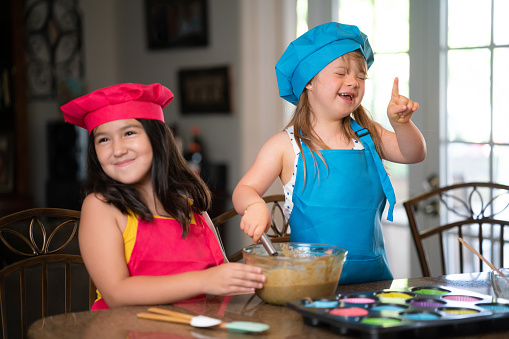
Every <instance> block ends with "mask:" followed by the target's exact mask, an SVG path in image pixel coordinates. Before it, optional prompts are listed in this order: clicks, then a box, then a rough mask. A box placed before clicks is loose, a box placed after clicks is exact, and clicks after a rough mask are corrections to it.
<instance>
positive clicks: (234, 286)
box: [203, 263, 267, 295]
mask: <svg viewBox="0 0 509 339" xmlns="http://www.w3.org/2000/svg"><path fill="white" fill-rule="evenodd" d="M205 272H206V274H207V277H206V279H204V281H203V282H204V284H206V285H205V287H204V291H205V293H206V294H211V295H232V294H245V293H254V291H255V289H259V288H262V287H263V283H264V282H265V281H266V280H267V278H266V277H265V276H264V275H263V274H262V269H261V268H260V267H255V266H251V265H245V264H240V263H227V264H223V265H219V266H215V267H211V268H208V269H207V270H206V271H205Z"/></svg>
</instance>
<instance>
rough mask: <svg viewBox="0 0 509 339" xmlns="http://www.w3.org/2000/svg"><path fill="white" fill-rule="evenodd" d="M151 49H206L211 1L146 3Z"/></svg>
mask: <svg viewBox="0 0 509 339" xmlns="http://www.w3.org/2000/svg"><path fill="white" fill-rule="evenodd" d="M145 11H146V20H147V38H148V47H149V48H150V49H160V48H173V47H186V46H187V47H191V46H206V45H207V43H208V29H207V25H208V21H207V0H145Z"/></svg>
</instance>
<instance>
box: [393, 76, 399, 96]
mask: <svg viewBox="0 0 509 339" xmlns="http://www.w3.org/2000/svg"><path fill="white" fill-rule="evenodd" d="M398 81H399V80H398V77H395V78H394V84H393V85H392V94H391V95H392V99H393V100H396V101H397V100H398V99H399V85H398Z"/></svg>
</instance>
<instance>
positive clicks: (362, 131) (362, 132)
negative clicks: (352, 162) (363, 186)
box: [350, 119, 396, 221]
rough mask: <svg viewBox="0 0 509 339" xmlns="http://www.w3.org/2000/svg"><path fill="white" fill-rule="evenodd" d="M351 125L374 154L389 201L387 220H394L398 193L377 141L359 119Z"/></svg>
mask: <svg viewBox="0 0 509 339" xmlns="http://www.w3.org/2000/svg"><path fill="white" fill-rule="evenodd" d="M350 126H352V129H353V130H354V132H355V134H357V136H358V137H359V139H361V142H362V144H363V145H364V147H366V148H367V149H369V151H370V152H371V155H372V156H373V160H374V162H375V165H376V169H377V171H378V176H379V177H380V182H381V183H382V188H383V190H384V193H385V197H386V198H387V200H388V201H389V204H390V205H389V210H388V212H387V220H389V221H393V211H394V204H395V203H396V195H395V194H394V189H393V188H392V184H391V180H390V179H389V176H388V175H387V172H386V171H385V168H384V165H383V164H382V159H380V156H379V155H378V153H377V151H376V149H375V143H374V142H373V139H371V135H370V134H369V130H368V129H367V128H362V127H361V126H360V125H359V124H358V123H357V121H355V120H354V119H350Z"/></svg>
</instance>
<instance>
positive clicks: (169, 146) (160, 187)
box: [84, 119, 211, 238]
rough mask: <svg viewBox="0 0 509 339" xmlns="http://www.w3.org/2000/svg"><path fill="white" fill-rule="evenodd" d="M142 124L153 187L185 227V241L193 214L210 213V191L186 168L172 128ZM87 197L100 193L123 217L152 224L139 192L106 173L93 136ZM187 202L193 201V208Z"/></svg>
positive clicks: (158, 123) (147, 121) (155, 123)
mask: <svg viewBox="0 0 509 339" xmlns="http://www.w3.org/2000/svg"><path fill="white" fill-rule="evenodd" d="M137 120H138V121H140V122H141V124H142V126H143V128H144V129H145V132H146V133H147V136H148V138H149V140H150V144H151V145H152V151H153V159H152V186H153V187H154V194H155V195H156V197H157V198H158V199H159V200H160V201H161V204H162V205H163V208H164V210H165V211H166V213H168V214H169V215H170V216H171V217H172V218H175V219H176V220H178V221H179V222H180V224H181V225H182V237H184V238H185V237H186V236H187V235H188V234H189V226H190V224H191V220H192V212H193V210H197V211H198V212H199V211H207V210H208V209H209V208H210V206H211V197H210V191H209V189H208V187H207V185H206V184H205V183H204V182H203V180H202V179H201V178H200V177H198V176H197V175H196V174H195V173H194V172H193V171H192V170H191V169H190V168H189V166H188V165H187V162H186V161H185V159H184V157H183V156H182V154H181V153H180V151H179V150H178V147H177V144H176V142H175V138H174V137H173V134H172V132H171V130H170V128H169V127H168V126H167V125H166V124H165V123H164V122H162V121H157V120H151V119H137ZM84 191H85V194H86V195H88V194H90V193H100V194H102V195H103V196H104V198H105V199H106V201H107V202H108V203H110V204H112V205H113V206H115V207H116V208H118V209H119V210H120V211H121V212H122V213H127V212H128V210H131V211H132V212H134V213H135V214H136V215H139V216H140V217H141V218H142V219H144V220H149V221H152V220H153V218H154V217H153V215H152V213H151V212H150V209H149V208H148V207H147V205H146V203H145V202H144V199H143V198H142V196H141V194H140V192H138V190H137V189H136V188H135V187H134V186H133V185H126V184H123V183H121V182H118V181H116V180H114V179H112V178H110V177H109V176H108V175H106V173H104V171H103V169H102V167H101V164H100V163H99V160H98V158H97V153H96V152H95V146H94V133H93V132H92V133H90V138H89V143H88V154H87V179H86V181H85V184H84ZM188 198H191V199H192V200H193V204H192V205H191V204H190V203H189V201H188Z"/></svg>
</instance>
